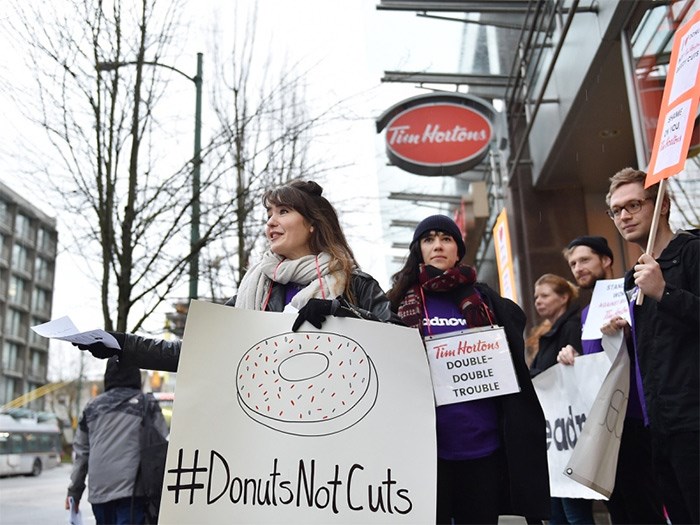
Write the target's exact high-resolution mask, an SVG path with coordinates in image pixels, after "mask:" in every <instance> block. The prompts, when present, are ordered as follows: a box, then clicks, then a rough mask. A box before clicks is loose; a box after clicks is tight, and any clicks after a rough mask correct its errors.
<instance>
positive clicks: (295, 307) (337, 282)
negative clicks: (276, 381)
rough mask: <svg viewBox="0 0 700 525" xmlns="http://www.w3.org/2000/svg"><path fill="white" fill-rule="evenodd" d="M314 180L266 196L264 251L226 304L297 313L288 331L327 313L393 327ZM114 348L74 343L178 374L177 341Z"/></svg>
mask: <svg viewBox="0 0 700 525" xmlns="http://www.w3.org/2000/svg"><path fill="white" fill-rule="evenodd" d="M322 194H323V188H321V186H319V185H318V184H317V183H315V182H313V181H301V180H294V181H291V182H289V183H287V184H284V185H282V186H279V187H276V188H273V189H270V190H268V191H267V192H266V193H265V195H264V196H263V204H264V206H265V208H266V210H267V217H268V220H267V223H266V226H265V235H266V236H267V239H268V241H269V246H270V249H269V250H268V251H267V252H265V253H264V254H263V257H262V260H261V261H260V262H258V263H257V264H254V265H253V266H251V267H250V268H248V269H247V272H246V274H245V276H244V277H243V280H242V281H241V284H240V286H239V289H238V295H237V296H236V297H234V298H232V299H230V300H229V301H228V302H227V303H226V304H227V305H229V306H235V307H237V308H246V309H251V310H267V311H271V312H282V311H287V312H298V315H297V318H296V321H295V322H294V325H293V326H292V330H293V331H296V330H298V329H299V328H300V327H301V326H302V325H303V323H306V322H308V323H310V324H311V325H313V326H315V327H316V328H321V324H322V323H323V321H324V320H325V319H326V316H328V315H335V316H340V317H358V318H363V319H370V320H377V321H392V322H396V323H400V321H399V320H398V318H397V317H396V316H394V315H393V314H392V312H391V308H390V305H389V301H388V299H387V298H386V296H385V295H384V292H383V290H382V289H381V287H380V286H379V284H378V283H377V281H375V280H374V279H373V278H372V276H371V275H369V274H366V273H364V272H362V271H360V269H359V266H358V264H357V262H356V261H355V257H354V255H353V253H352V250H351V249H350V246H348V243H347V241H346V239H345V235H344V233H343V231H342V229H341V227H340V222H339V220H338V214H337V213H336V211H335V209H334V208H333V206H332V205H331V203H330V202H328V200H327V199H326V198H325V197H324V196H323V195H322ZM113 335H114V336H115V338H116V339H117V341H118V342H119V344H120V346H121V350H114V349H111V348H108V347H106V346H105V345H103V344H100V343H97V344H91V345H78V348H80V349H82V350H89V351H90V352H91V353H92V354H93V355H94V356H95V357H98V358H105V357H109V356H110V355H114V354H117V353H118V354H119V355H120V356H121V359H122V360H123V361H124V362H126V363H129V364H133V365H136V366H138V367H139V368H148V369H154V370H167V371H172V372H174V371H177V364H178V361H179V357H180V348H181V343H180V341H163V340H159V339H149V338H145V337H141V336H137V335H134V334H124V333H113Z"/></svg>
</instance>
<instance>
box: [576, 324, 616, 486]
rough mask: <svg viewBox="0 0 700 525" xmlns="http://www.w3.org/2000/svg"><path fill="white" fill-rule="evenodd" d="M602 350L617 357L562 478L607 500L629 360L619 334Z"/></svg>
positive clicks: (607, 340)
mask: <svg viewBox="0 0 700 525" xmlns="http://www.w3.org/2000/svg"><path fill="white" fill-rule="evenodd" d="M603 346H604V347H605V352H606V353H607V354H608V355H610V353H612V354H614V355H615V356H616V357H615V360H614V361H613V364H612V366H611V367H610V370H609V372H608V374H607V376H605V381H603V385H602V386H601V388H600V391H599V392H598V395H597V396H596V399H595V401H594V403H593V406H592V407H591V411H590V413H589V414H588V419H587V422H586V425H584V427H583V431H582V432H581V435H580V436H579V440H578V443H577V444H576V448H575V449H574V451H573V453H572V454H571V458H570V459H569V463H568V464H567V465H566V470H565V474H566V475H567V476H569V477H571V478H572V479H574V480H575V481H577V482H579V483H581V484H582V485H584V486H586V487H590V488H591V489H593V490H595V491H596V492H599V493H600V494H602V495H603V496H605V497H606V498H609V497H610V494H612V491H613V489H614V488H615V474H616V472H617V458H618V455H619V452H620V439H621V438H622V430H623V426H624V423H625V413H626V411H627V401H628V399H629V389H630V358H629V355H627V348H626V344H625V340H624V337H623V334H622V331H620V332H618V333H617V335H615V336H612V337H611V336H607V335H606V336H603ZM574 366H576V365H574Z"/></svg>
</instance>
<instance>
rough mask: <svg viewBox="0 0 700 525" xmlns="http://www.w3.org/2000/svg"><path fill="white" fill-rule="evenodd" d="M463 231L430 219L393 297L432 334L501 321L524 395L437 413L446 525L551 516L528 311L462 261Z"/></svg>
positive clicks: (405, 316)
mask: <svg viewBox="0 0 700 525" xmlns="http://www.w3.org/2000/svg"><path fill="white" fill-rule="evenodd" d="M464 254H465V245H464V240H463V239H462V236H461V233H460V231H459V228H458V227H457V225H456V224H455V222H454V221H453V220H452V219H450V218H449V217H446V216H443V215H433V216H430V217H427V218H425V219H424V220H423V221H421V222H420V223H419V224H418V226H417V228H416V230H415V232H414V234H413V240H412V242H411V244H410V247H409V253H408V257H407V259H406V262H405V264H404V266H403V268H402V269H401V270H399V271H398V272H397V273H396V274H395V275H394V276H393V287H392V288H391V290H390V291H389V292H388V294H387V296H388V297H389V299H390V301H391V306H392V308H393V309H394V310H395V311H396V312H397V313H398V315H399V317H400V318H401V320H402V321H403V322H404V323H405V324H406V325H408V326H412V327H415V328H417V329H418V330H419V331H420V333H421V335H422V336H423V337H429V336H432V335H438V334H445V333H450V332H455V331H461V330H465V329H471V328H477V327H486V326H493V325H500V326H502V327H503V329H504V330H505V335H506V339H507V342H508V346H509V350H510V353H511V357H512V361H513V366H514V370H515V374H516V377H517V380H518V383H519V386H520V391H519V392H516V393H512V394H507V395H500V396H497V397H489V398H483V399H475V400H470V401H461V402H457V403H453V404H444V405H441V406H438V407H436V431H437V446H438V448H437V456H438V471H437V515H436V519H437V523H455V524H457V523H480V524H487V523H497V522H498V516H499V515H500V514H515V515H520V516H524V517H526V518H527V519H528V521H533V522H540V521H541V520H543V519H546V518H547V517H548V516H549V475H548V471H547V458H546V438H545V420H544V415H543V413H542V408H541V407H540V404H539V402H538V400H537V396H536V394H535V391H534V388H533V386H532V383H531V381H530V376H529V375H528V371H527V366H526V365H525V360H524V342H523V331H524V328H525V314H524V313H523V311H522V310H521V309H520V307H519V306H518V305H516V304H515V303H514V302H512V301H510V300H508V299H504V298H502V297H500V296H499V295H498V294H497V293H496V292H495V291H493V290H492V289H491V288H489V287H488V286H487V285H485V284H483V283H479V282H477V281H476V271H475V270H474V268H472V267H471V266H468V265H463V264H460V261H461V259H462V258H463V257H464Z"/></svg>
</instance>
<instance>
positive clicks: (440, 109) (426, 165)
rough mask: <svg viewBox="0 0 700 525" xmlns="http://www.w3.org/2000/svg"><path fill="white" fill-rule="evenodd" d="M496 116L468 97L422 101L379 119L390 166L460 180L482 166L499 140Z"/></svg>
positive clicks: (406, 102) (424, 97)
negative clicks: (492, 146) (453, 177)
mask: <svg viewBox="0 0 700 525" xmlns="http://www.w3.org/2000/svg"><path fill="white" fill-rule="evenodd" d="M495 114H496V110H495V109H494V108H493V106H491V105H490V104H489V103H488V102H486V101H484V100H482V99H480V98H478V97H474V96H471V95H465V94H462V93H442V94H437V95H436V94H428V95H419V96H417V97H412V98H409V99H406V100H403V101H401V102H399V103H398V104H396V105H394V106H392V107H391V108H389V109H388V110H387V111H385V112H384V113H383V114H382V115H381V116H380V117H379V118H378V119H377V133H379V132H381V131H382V130H386V131H385V140H386V151H387V155H388V157H389V161H390V162H391V163H392V164H394V165H396V166H398V167H399V168H401V169H403V170H405V171H408V172H410V173H415V174H418V175H457V174H459V173H463V172H465V171H467V170H469V169H470V168H472V167H474V166H476V165H477V164H479V163H480V162H481V161H482V160H483V159H484V157H485V156H486V154H487V153H488V151H489V146H490V144H491V142H492V139H493V137H494V132H493V127H494V120H495Z"/></svg>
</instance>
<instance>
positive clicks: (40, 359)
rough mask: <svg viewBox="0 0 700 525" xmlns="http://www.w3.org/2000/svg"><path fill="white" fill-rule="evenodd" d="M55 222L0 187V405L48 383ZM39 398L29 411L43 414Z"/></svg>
mask: <svg viewBox="0 0 700 525" xmlns="http://www.w3.org/2000/svg"><path fill="white" fill-rule="evenodd" d="M56 244H57V232H56V220H55V219H54V218H51V217H49V216H48V215H47V214H46V213H44V212H43V211H42V210H41V209H39V208H38V207H37V206H35V205H33V204H32V203H31V202H30V200H28V199H27V198H25V197H22V196H21V195H19V194H18V193H16V192H15V191H13V190H12V188H10V187H9V186H7V185H5V184H3V183H2V182H0V405H4V404H5V403H8V402H9V401H11V400H13V399H15V398H17V397H19V396H21V395H22V394H24V393H26V392H29V391H31V390H34V389H36V388H38V387H40V386H42V385H44V384H46V382H47V377H46V376H47V365H48V360H49V340H48V339H45V338H43V337H39V336H37V335H36V334H34V332H33V331H32V330H31V329H30V327H31V326H33V325H36V324H40V323H43V322H46V321H48V320H49V319H50V318H51V305H52V300H53V289H54V277H55V268H56ZM42 403H43V398H41V399H38V400H36V401H33V402H31V403H30V404H29V405H28V406H27V408H32V409H36V410H42V409H43V408H44V407H43V406H42Z"/></svg>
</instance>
